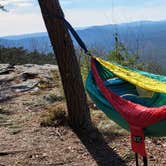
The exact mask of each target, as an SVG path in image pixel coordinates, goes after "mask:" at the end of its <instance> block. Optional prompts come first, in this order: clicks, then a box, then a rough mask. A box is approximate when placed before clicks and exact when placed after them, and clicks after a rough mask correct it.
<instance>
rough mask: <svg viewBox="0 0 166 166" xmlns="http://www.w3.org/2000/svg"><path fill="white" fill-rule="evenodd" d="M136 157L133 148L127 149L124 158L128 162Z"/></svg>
mask: <svg viewBox="0 0 166 166" xmlns="http://www.w3.org/2000/svg"><path fill="white" fill-rule="evenodd" d="M134 158H135V155H134V153H133V152H132V151H131V150H128V151H126V153H125V154H124V155H123V157H122V159H123V160H124V161H125V162H126V163H128V162H130V161H132V160H133V159H134Z"/></svg>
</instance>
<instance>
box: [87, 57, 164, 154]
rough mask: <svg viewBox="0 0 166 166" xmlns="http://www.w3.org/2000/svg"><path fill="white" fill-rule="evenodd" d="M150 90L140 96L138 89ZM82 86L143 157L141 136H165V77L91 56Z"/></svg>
mask: <svg viewBox="0 0 166 166" xmlns="http://www.w3.org/2000/svg"><path fill="white" fill-rule="evenodd" d="M137 87H139V88H142V89H145V90H148V91H152V92H153V94H152V96H150V97H141V96H139V94H138V90H137V89H138V88H137ZM86 89H87V91H88V93H89V95H90V97H91V98H92V100H93V101H94V102H95V103H96V105H97V107H98V108H100V109H101V110H102V111H103V112H104V113H105V114H106V115H107V116H108V117H109V118H110V119H112V120H113V121H115V122H116V123H117V124H119V125H120V126H121V127H123V128H125V129H127V130H129V131H130V132H131V144H132V150H133V151H134V152H135V153H138V154H140V155H142V156H146V150H145V143H144V139H145V136H150V137H153V136H166V77H165V76H160V75H154V74H150V73H147V72H143V71H140V70H135V69H131V68H128V67H123V66H121V65H117V64H114V63H110V62H107V61H105V60H102V59H101V58H97V57H93V56H92V57H91V71H90V72H89V74H88V77H87V80H86Z"/></svg>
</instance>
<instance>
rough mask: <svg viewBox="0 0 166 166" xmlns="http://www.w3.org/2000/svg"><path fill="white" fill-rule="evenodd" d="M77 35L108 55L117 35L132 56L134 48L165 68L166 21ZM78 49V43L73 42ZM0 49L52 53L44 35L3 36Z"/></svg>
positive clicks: (107, 27)
mask: <svg viewBox="0 0 166 166" xmlns="http://www.w3.org/2000/svg"><path fill="white" fill-rule="evenodd" d="M77 32H78V34H79V35H80V37H81V38H82V39H83V41H84V42H85V43H86V45H87V46H88V47H89V48H91V47H98V48H100V49H103V50H105V51H106V52H108V51H110V50H111V49H113V47H114V33H115V32H118V34H119V37H120V40H121V41H122V42H123V43H124V44H125V45H126V46H127V48H128V49H129V50H130V51H131V52H134V51H135V50H136V49H137V48H138V49H139V53H140V56H141V59H143V60H145V61H147V60H149V59H152V58H153V59H154V60H155V61H157V62H159V63H160V64H161V65H162V66H164V67H165V64H166V21H155V22H154V21H140V22H132V23H123V24H119V25H112V24H110V25H103V26H92V27H87V28H81V29H79V28H78V29H77ZM74 44H75V45H76V46H77V43H76V42H75V41H74ZM0 45H3V46H6V47H12V46H15V47H24V48H25V49H27V50H30V51H31V50H34V49H37V50H39V51H42V52H48V51H51V44H50V41H49V38H48V34H47V33H46V32H41V33H33V34H25V35H16V36H6V37H1V38H0Z"/></svg>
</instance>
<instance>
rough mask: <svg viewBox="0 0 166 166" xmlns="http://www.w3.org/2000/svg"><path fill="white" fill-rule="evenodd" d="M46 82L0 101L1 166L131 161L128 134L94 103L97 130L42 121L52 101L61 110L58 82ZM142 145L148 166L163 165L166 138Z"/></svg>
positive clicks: (112, 165) (102, 165)
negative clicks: (49, 123) (90, 130)
mask: <svg viewBox="0 0 166 166" xmlns="http://www.w3.org/2000/svg"><path fill="white" fill-rule="evenodd" d="M58 81H59V80H58ZM44 85H45V84H42V86H41V85H40V86H39V87H40V90H38V91H26V92H21V93H20V92H19V93H17V95H15V96H14V97H11V98H9V99H6V100H5V101H1V102H0V166H61V165H63V166H97V165H99V166H123V165H124V166H125V165H126V166H134V165H135V159H134V154H133V152H132V151H131V146H130V135H129V133H128V132H126V131H125V130H123V129H121V128H120V127H119V126H117V125H116V124H115V123H113V122H112V121H110V120H109V119H107V117H106V116H105V115H104V114H103V113H102V112H101V111H100V110H97V109H96V108H95V106H94V105H93V104H91V105H90V107H91V115H92V119H93V123H94V125H95V126H96V127H97V129H98V130H95V131H94V132H84V131H83V132H81V133H77V134H76V133H75V132H74V131H72V129H70V127H69V126H68V124H67V122H65V121H64V122H62V123H59V125H51V126H41V123H42V122H43V118H46V122H47V115H48V116H49V114H46V113H47V112H49V111H50V108H51V106H52V108H53V107H56V104H57V105H58V104H61V107H63V109H65V104H64V103H65V100H64V98H63V97H60V95H59V94H61V93H62V90H61V88H60V87H59V83H57V82H56V83H54V86H53V85H52V87H51V86H48V84H47V85H45V86H44ZM146 148H147V152H148V161H149V165H150V166H164V165H166V138H165V137H164V138H146ZM140 163H142V161H141V160H140Z"/></svg>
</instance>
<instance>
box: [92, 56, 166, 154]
mask: <svg viewBox="0 0 166 166" xmlns="http://www.w3.org/2000/svg"><path fill="white" fill-rule="evenodd" d="M95 61H96V60H95V59H94V58H93V57H92V58H91V68H92V73H93V76H94V79H95V81H96V84H97V86H98V87H99V89H100V91H101V93H102V95H103V96H104V97H105V98H106V99H107V100H108V101H109V102H110V104H111V105H112V106H113V107H114V109H115V110H116V111H117V112H118V113H119V114H121V116H122V117H123V118H124V119H125V120H126V121H127V122H128V123H129V125H130V132H131V143H132V149H133V151H134V152H136V153H139V154H140V155H142V156H146V151H145V143H144V139H145V138H144V132H143V128H145V127H147V126H149V125H151V124H154V123H156V122H159V121H161V120H164V119H166V106H162V107H159V108H149V107H145V106H142V105H140V104H136V103H133V102H131V101H128V100H126V99H123V98H122V97H120V96H118V95H116V94H115V93H113V92H112V91H111V90H110V89H108V88H107V87H106V86H105V85H104V81H103V80H102V79H101V77H100V75H99V73H98V70H97V68H96V65H95Z"/></svg>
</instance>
